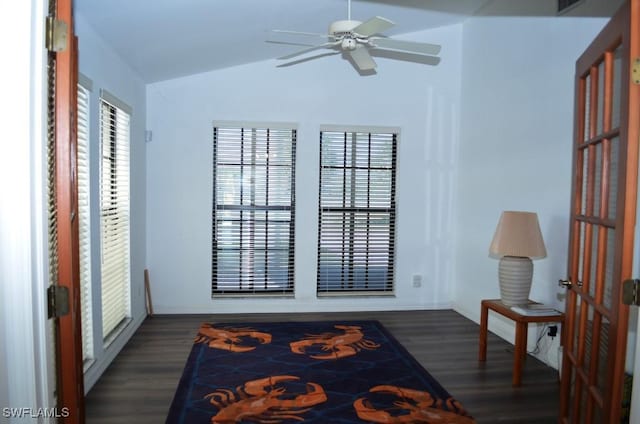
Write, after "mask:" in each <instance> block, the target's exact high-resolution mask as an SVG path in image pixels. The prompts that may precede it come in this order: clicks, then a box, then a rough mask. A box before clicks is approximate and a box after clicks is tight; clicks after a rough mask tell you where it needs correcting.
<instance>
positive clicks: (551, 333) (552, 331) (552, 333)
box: [547, 325, 558, 337]
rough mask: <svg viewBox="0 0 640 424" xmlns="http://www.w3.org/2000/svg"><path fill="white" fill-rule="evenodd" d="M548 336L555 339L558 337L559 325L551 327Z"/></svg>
mask: <svg viewBox="0 0 640 424" xmlns="http://www.w3.org/2000/svg"><path fill="white" fill-rule="evenodd" d="M547 335H548V336H549V337H555V336H557V335H558V326H557V325H550V326H549V332H548V333H547Z"/></svg>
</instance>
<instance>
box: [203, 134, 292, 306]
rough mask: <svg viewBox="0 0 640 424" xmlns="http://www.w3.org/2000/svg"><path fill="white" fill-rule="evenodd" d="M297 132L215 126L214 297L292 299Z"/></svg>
mask: <svg viewBox="0 0 640 424" xmlns="http://www.w3.org/2000/svg"><path fill="white" fill-rule="evenodd" d="M295 156H296V129H295V126H293V125H273V124H241V123H224V122H221V123H215V124H214V128H213V163H214V166H213V246H212V296H216V295H234V294H235V295H254V294H285V293H292V292H293V269H294V256H293V255H294V216H295V208H294V204H295V202H294V197H295V188H294V187H295Z"/></svg>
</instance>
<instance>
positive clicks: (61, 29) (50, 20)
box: [45, 16, 67, 52]
mask: <svg viewBox="0 0 640 424" xmlns="http://www.w3.org/2000/svg"><path fill="white" fill-rule="evenodd" d="M45 34H46V35H45V43H46V46H47V50H49V51H51V52H61V51H63V50H65V49H66V48H67V23H66V22H65V21H61V20H60V19H56V18H54V17H53V16H47V20H46V24H45Z"/></svg>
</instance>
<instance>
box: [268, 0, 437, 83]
mask: <svg viewBox="0 0 640 424" xmlns="http://www.w3.org/2000/svg"><path fill="white" fill-rule="evenodd" d="M347 7H348V13H347V16H348V18H347V20H342V21H336V22H333V23H331V24H330V25H329V32H328V34H318V33H312V32H300V31H286V30H273V32H276V33H283V34H293V35H302V36H308V37H322V38H326V39H327V40H328V41H327V42H325V43H322V44H318V45H314V46H311V47H309V48H306V49H303V50H300V51H297V52H294V53H291V54H288V55H285V56H281V57H279V58H278V60H288V59H293V58H295V57H297V56H300V55H304V54H306V53H310V52H312V51H315V50H320V49H332V50H334V52H332V53H328V54H329V55H331V54H339V53H343V54H344V55H345V56H347V57H348V58H351V60H352V63H353V65H354V66H355V68H356V69H357V70H358V71H360V72H372V71H374V70H375V68H376V62H375V61H374V60H373V57H371V53H370V52H369V50H370V49H374V51H375V50H391V51H393V52H395V53H396V55H395V56H394V57H395V58H399V59H401V58H402V54H407V55H412V56H415V55H418V56H435V55H437V54H438V53H440V46H439V45H437V44H429V43H420V42H416V41H405V40H396V39H392V38H388V37H386V36H384V35H381V33H382V32H383V31H386V30H387V29H389V28H391V27H393V26H394V25H395V23H393V22H392V21H390V20H389V19H386V18H383V17H380V16H375V17H373V18H371V19H369V20H367V21H365V22H361V21H356V20H352V19H351V0H348V6H347ZM326 55H327V53H323V54H320V55H317V56H313V57H311V58H308V59H305V60H300V61H296V62H294V63H298V62H303V61H306V60H311V59H315V58H317V57H322V56H326ZM280 66H284V65H280Z"/></svg>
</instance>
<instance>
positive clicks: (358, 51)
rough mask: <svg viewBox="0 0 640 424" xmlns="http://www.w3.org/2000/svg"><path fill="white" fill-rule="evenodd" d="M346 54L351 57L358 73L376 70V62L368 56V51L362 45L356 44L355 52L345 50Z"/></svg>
mask: <svg viewBox="0 0 640 424" xmlns="http://www.w3.org/2000/svg"><path fill="white" fill-rule="evenodd" d="M346 52H347V53H348V54H349V55H350V56H351V59H353V62H354V63H355V64H356V66H357V67H358V69H359V70H360V71H370V70H372V69H376V66H377V65H376V62H375V61H374V60H373V58H372V57H371V55H370V54H369V50H367V48H366V47H365V46H363V45H362V44H358V46H357V47H356V48H355V50H346Z"/></svg>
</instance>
